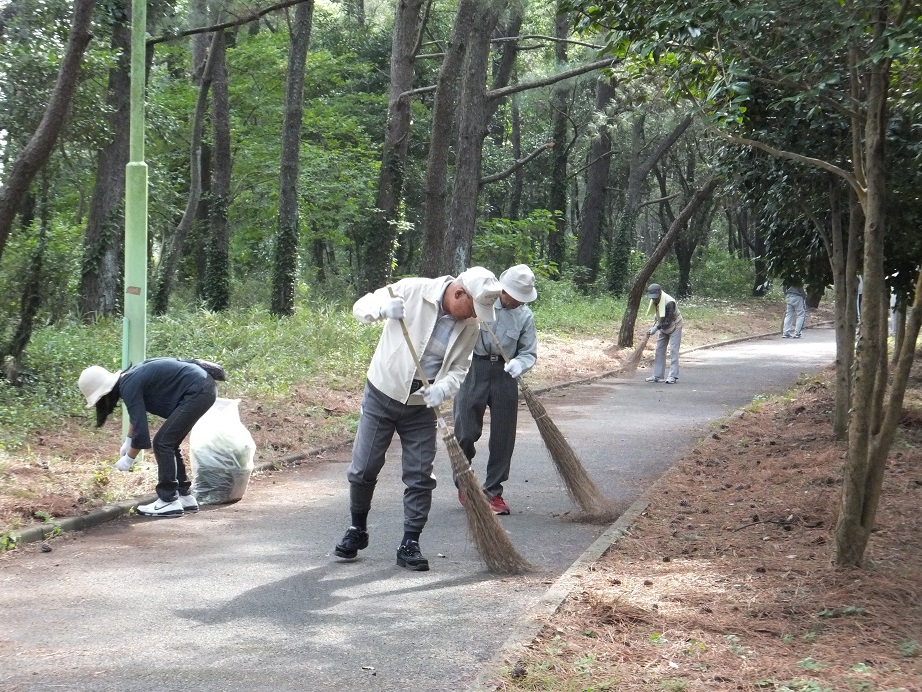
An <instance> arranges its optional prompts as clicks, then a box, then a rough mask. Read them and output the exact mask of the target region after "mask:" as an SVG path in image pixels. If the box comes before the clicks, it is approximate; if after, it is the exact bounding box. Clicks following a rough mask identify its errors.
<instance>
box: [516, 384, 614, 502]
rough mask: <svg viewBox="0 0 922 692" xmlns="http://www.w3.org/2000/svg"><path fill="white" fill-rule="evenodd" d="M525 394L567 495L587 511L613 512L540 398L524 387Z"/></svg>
mask: <svg viewBox="0 0 922 692" xmlns="http://www.w3.org/2000/svg"><path fill="white" fill-rule="evenodd" d="M522 396H523V397H524V398H525V403H526V404H527V405H528V410H529V411H530V412H531V415H532V418H534V419H535V424H536V425H537V426H538V432H539V433H541V439H542V440H544V445H545V446H546V447H547V450H548V452H549V453H550V455H551V459H553V461H554V466H555V467H556V468H557V473H558V475H559V476H560V478H561V479H562V480H563V482H564V486H566V489H567V494H568V495H569V496H570V499H572V500H573V501H574V502H575V503H576V504H577V505H579V507H580V509H582V510H583V511H584V512H585V513H586V514H593V515H594V514H601V513H607V512H608V511H609V507H608V501H607V500H606V499H605V496H604V495H603V494H602V491H601V490H599V488H598V486H597V485H596V484H595V483H594V482H593V480H592V479H591V478H590V477H589V474H588V473H586V469H585V468H584V467H583V464H582V463H581V462H580V460H579V457H578V456H576V452H574V451H573V448H572V447H571V446H570V444H569V443H568V442H567V439H566V438H565V437H564V436H563V433H562V432H560V428H558V427H557V425H556V423H554V421H552V420H551V419H550V417H549V416H548V415H547V410H546V409H545V408H544V405H543V404H542V403H541V402H540V401H538V399H537V397H536V396H535V395H534V392H532V391H531V389H529V388H528V387H525V386H524V383H523V386H522Z"/></svg>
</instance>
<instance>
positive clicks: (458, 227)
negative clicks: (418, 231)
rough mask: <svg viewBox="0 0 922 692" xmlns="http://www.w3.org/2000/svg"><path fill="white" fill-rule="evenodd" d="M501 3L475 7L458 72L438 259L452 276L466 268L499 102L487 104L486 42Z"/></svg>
mask: <svg viewBox="0 0 922 692" xmlns="http://www.w3.org/2000/svg"><path fill="white" fill-rule="evenodd" d="M505 4H506V0H481V1H480V2H479V3H478V5H477V7H476V10H475V17H474V28H473V30H472V31H471V34H470V36H469V39H468V46H467V51H466V53H465V56H464V65H463V69H462V72H461V95H460V99H459V103H458V144H457V149H456V151H457V154H456V157H455V179H454V185H453V187H452V196H451V204H450V209H451V212H450V216H449V221H448V231H447V233H446V238H445V255H444V257H443V267H444V268H445V269H447V271H448V272H449V273H452V274H456V275H457V274H459V273H461V272H463V271H464V270H465V269H467V268H468V266H469V264H470V260H471V248H472V247H473V243H474V230H475V227H476V224H477V209H478V205H477V200H478V197H479V194H480V172H481V163H482V161H483V141H484V139H485V138H486V136H487V125H488V124H489V121H490V117H491V116H492V113H493V112H495V110H496V107H497V105H498V103H499V101H498V100H495V99H490V100H488V99H487V96H486V81H487V66H488V64H489V58H490V38H491V37H492V35H493V31H494V29H495V28H496V24H497V22H498V21H499V16H500V14H501V13H502V11H503V8H504V7H505ZM507 46H511V49H512V50H513V51H514V44H512V43H511V42H510V43H509V44H507ZM504 58H505V55H504ZM511 67H512V64H511V62H510V63H509V64H508V66H507V67H506V69H505V70H502V69H501V70H500V72H499V74H498V75H497V82H498V83H499V84H494V85H493V88H494V89H495V88H497V86H503V84H502V82H504V81H505V80H506V79H508V76H509V74H511ZM504 76H505V78H504Z"/></svg>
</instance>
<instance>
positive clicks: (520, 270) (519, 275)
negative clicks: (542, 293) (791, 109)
mask: <svg viewBox="0 0 922 692" xmlns="http://www.w3.org/2000/svg"><path fill="white" fill-rule="evenodd" d="M499 283H500V285H502V287H503V290H504V291H505V292H506V293H508V294H509V295H511V296H512V297H513V298H515V299H516V300H517V301H519V302H520V303H530V302H531V301H533V300H534V299H535V298H537V297H538V291H536V290H535V273H534V272H533V271H532V270H531V269H529V268H528V265H525V264H517V265H515V266H514V267H509V268H508V269H507V270H506V271H504V272H503V273H502V274H500V275H499Z"/></svg>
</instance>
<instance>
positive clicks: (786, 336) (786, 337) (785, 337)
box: [781, 334, 791, 339]
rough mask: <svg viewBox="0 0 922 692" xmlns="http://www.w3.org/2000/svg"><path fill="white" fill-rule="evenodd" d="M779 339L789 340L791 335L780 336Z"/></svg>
mask: <svg viewBox="0 0 922 692" xmlns="http://www.w3.org/2000/svg"><path fill="white" fill-rule="evenodd" d="M781 338H782V339H790V338H791V335H790V334H782V335H781Z"/></svg>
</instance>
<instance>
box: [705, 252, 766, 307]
mask: <svg viewBox="0 0 922 692" xmlns="http://www.w3.org/2000/svg"><path fill="white" fill-rule="evenodd" d="M754 276H755V274H754V271H753V267H752V261H751V260H747V259H741V258H739V257H736V256H734V255H731V254H730V253H728V252H726V251H724V250H722V249H721V248H718V247H715V246H714V244H713V243H708V244H707V245H705V246H704V247H703V248H702V249H701V250H700V251H699V252H698V253H696V255H695V259H694V260H693V261H692V277H694V293H695V295H696V296H701V297H707V298H724V299H730V298H740V297H742V296H749V295H751V293H752V284H753V280H754Z"/></svg>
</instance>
